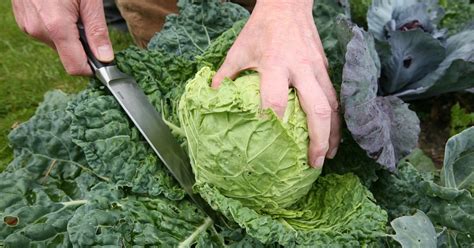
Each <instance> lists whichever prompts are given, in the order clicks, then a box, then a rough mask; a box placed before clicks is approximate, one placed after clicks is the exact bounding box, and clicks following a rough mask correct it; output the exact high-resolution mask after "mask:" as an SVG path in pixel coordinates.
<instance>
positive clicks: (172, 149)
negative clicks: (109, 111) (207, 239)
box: [77, 23, 226, 225]
mask: <svg viewBox="0 0 474 248" xmlns="http://www.w3.org/2000/svg"><path fill="white" fill-rule="evenodd" d="M77 27H78V29H79V39H80V41H81V43H82V46H83V47H84V51H85V52H86V55H87V59H88V63H89V65H90V66H91V68H92V71H93V72H94V74H95V76H96V77H97V78H98V79H99V80H100V82H102V84H104V85H105V86H106V87H107V89H108V90H109V91H110V92H111V93H112V95H113V96H114V97H115V99H116V100H117V102H118V103H119V104H120V106H121V107H122V109H123V110H125V112H126V113H127V115H128V117H129V118H130V120H132V122H133V123H134V124H135V127H137V128H138V130H139V131H140V133H141V134H142V135H143V137H144V138H145V140H146V141H147V142H148V144H149V145H150V146H151V148H152V149H153V150H154V151H155V153H156V155H158V157H159V158H160V160H161V161H162V162H163V164H164V165H165V166H166V168H168V170H169V171H170V172H171V174H172V175H173V177H174V178H175V179H176V181H178V183H179V184H180V185H181V187H182V188H183V189H184V191H185V192H186V193H187V194H188V195H189V197H190V198H191V200H192V201H193V202H194V203H196V204H197V206H198V207H199V208H200V209H201V210H203V211H204V212H205V213H206V214H207V215H208V216H209V217H211V219H212V220H213V221H214V223H216V224H225V225H226V223H225V220H224V218H223V217H222V216H221V215H219V214H217V212H215V211H214V210H213V209H212V208H211V207H210V206H209V205H208V204H207V203H206V202H205V201H204V199H202V198H201V197H200V196H199V195H198V194H195V193H194V192H193V189H192V187H193V185H194V183H195V179H194V173H193V171H192V168H191V164H190V162H189V159H188V156H187V154H186V153H185V152H184V151H183V149H182V148H181V146H180V145H179V144H178V141H177V140H176V139H175V138H174V136H173V135H172V134H171V130H170V129H169V127H168V126H167V125H166V124H165V122H164V121H163V119H162V118H161V114H160V113H158V111H157V110H156V109H155V107H153V105H151V103H150V102H149V101H148V98H147V96H146V95H145V93H143V91H142V90H141V89H140V88H139V86H138V85H137V83H136V82H135V79H134V78H133V77H131V76H129V75H127V74H125V73H123V72H121V71H120V70H119V69H118V67H117V65H116V64H115V63H114V62H113V61H112V62H111V63H103V62H100V61H99V60H98V59H97V58H96V57H95V56H94V54H93V53H92V50H91V48H90V46H89V44H88V42H87V37H86V32H85V30H84V26H83V25H82V24H81V23H78V25H77Z"/></svg>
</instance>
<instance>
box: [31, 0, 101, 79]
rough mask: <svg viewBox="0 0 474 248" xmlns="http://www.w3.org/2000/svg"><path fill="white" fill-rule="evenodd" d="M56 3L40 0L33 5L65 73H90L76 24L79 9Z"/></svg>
mask: <svg viewBox="0 0 474 248" xmlns="http://www.w3.org/2000/svg"><path fill="white" fill-rule="evenodd" d="M34 3H36V2H34ZM57 5H58V3H56V2H55V1H41V3H38V4H34V7H35V8H36V11H37V13H38V15H39V17H40V19H41V20H42V24H43V26H44V27H45V30H46V32H47V33H48V36H49V38H50V39H51V40H52V42H53V43H54V46H55V47H56V50H57V51H58V54H59V58H60V59H61V62H62V64H63V66H64V68H65V69H66V71H67V73H69V74H71V75H90V74H92V70H91V68H90V67H89V65H88V64H87V57H86V54H85V52H84V48H83V47H82V44H81V42H80V41H79V31H78V29H77V25H76V22H77V20H78V11H79V10H78V9H77V8H76V6H74V5H71V6H62V7H58V6H57Z"/></svg>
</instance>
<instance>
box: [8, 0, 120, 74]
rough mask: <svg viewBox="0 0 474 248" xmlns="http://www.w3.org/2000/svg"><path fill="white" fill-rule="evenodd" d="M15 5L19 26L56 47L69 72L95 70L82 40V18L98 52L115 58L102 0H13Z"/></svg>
mask: <svg viewBox="0 0 474 248" xmlns="http://www.w3.org/2000/svg"><path fill="white" fill-rule="evenodd" d="M12 5H13V12H14V14H15V19H16V22H17V23H18V26H20V28H21V29H22V30H23V31H24V32H25V33H27V34H29V35H30V36H32V37H34V38H36V39H38V40H40V41H42V42H44V43H46V44H47V45H49V46H50V47H52V48H53V49H56V51H57V52H58V54H59V57H60V59H61V62H62V63H63V65H64V68H65V69H66V71H67V73H69V74H71V75H90V74H92V71H91V68H90V67H89V65H88V64H87V57H86V54H85V52H84V48H83V47H82V44H81V42H80V41H79V31H78V29H77V22H78V21H79V20H81V21H82V23H83V25H84V29H85V31H86V35H87V41H88V43H89V46H90V47H91V49H92V52H93V53H94V55H95V56H96V57H97V58H98V59H99V60H100V61H102V62H110V61H112V60H113V59H114V53H113V50H112V45H111V42H110V40H109V33H108V29H107V25H106V23H105V15H104V8H103V3H102V0H83V1H81V0H12Z"/></svg>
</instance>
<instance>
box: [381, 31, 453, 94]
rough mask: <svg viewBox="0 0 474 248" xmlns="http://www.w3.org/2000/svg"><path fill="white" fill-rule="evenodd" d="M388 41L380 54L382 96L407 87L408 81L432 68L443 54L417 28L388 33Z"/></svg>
mask: <svg viewBox="0 0 474 248" xmlns="http://www.w3.org/2000/svg"><path fill="white" fill-rule="evenodd" d="M388 44H389V46H390V53H388V54H385V53H381V57H382V58H381V59H382V68H383V70H382V73H383V76H384V80H383V82H381V83H380V88H381V91H382V94H383V95H393V94H395V93H397V92H399V91H402V90H403V89H404V88H405V87H406V88H410V84H411V83H414V82H416V81H418V80H420V79H421V78H423V77H424V76H425V75H426V74H428V73H430V72H431V71H433V70H435V69H436V68H437V67H438V65H439V64H440V63H441V61H442V60H443V59H444V57H445V48H444V47H443V45H442V44H441V43H440V41H439V40H437V39H434V38H433V37H431V35H429V34H427V33H425V32H423V31H422V30H420V29H415V30H410V31H404V32H402V31H394V32H391V33H390V38H389V39H388Z"/></svg>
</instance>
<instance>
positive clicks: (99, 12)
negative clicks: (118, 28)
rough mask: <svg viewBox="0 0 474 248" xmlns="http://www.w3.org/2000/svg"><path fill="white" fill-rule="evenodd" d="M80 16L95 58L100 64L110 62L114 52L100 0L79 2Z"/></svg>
mask: <svg viewBox="0 0 474 248" xmlns="http://www.w3.org/2000/svg"><path fill="white" fill-rule="evenodd" d="M80 14H81V21H82V24H83V25H84V29H85V31H86V36H87V42H88V43H89V46H90V48H91V50H92V52H93V53H94V55H95V56H96V58H97V59H98V60H100V61H102V62H110V61H112V60H113V59H114V51H113V49H112V43H111V42H110V39H109V31H108V29H107V24H106V22H105V14H104V7H103V3H102V0H88V1H81V5H80Z"/></svg>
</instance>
